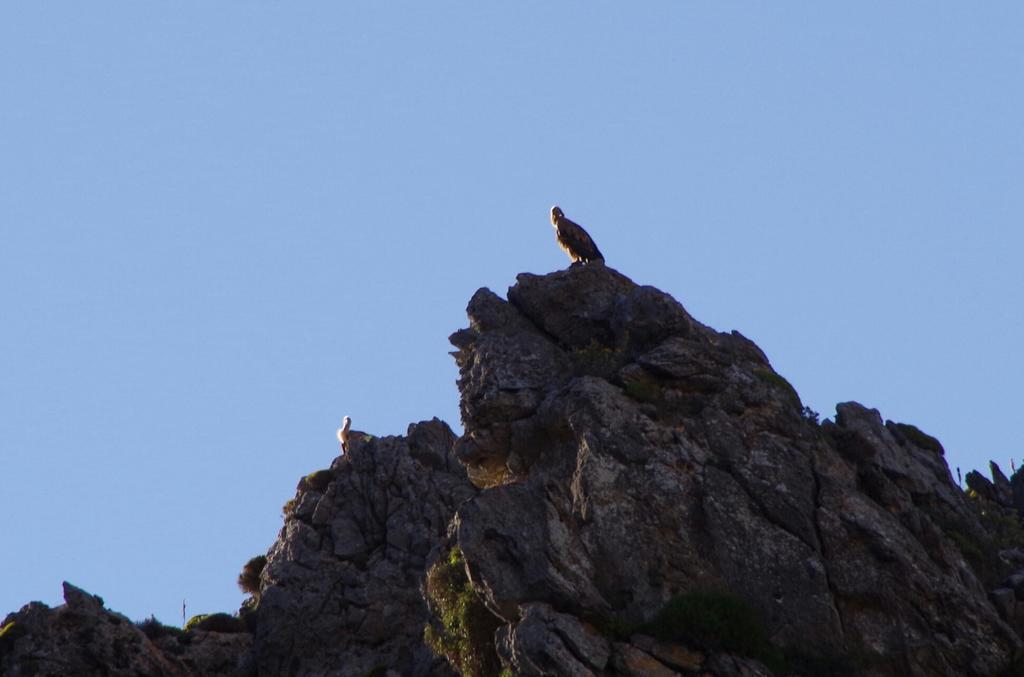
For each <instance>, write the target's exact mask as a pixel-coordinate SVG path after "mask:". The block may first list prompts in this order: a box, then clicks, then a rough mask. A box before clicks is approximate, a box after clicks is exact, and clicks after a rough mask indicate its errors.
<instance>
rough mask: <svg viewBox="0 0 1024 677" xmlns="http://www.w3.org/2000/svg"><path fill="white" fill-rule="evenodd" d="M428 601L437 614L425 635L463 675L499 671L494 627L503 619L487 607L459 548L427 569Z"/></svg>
mask: <svg viewBox="0 0 1024 677" xmlns="http://www.w3.org/2000/svg"><path fill="white" fill-rule="evenodd" d="M425 590H426V597H427V604H428V605H429V606H430V610H431V611H432V612H433V614H434V616H435V620H434V621H433V622H432V623H429V624H428V625H427V626H426V627H425V628H424V631H423V639H424V641H425V642H426V644H427V646H428V647H430V649H431V651H433V652H434V653H435V654H437V655H438V656H444V657H445V658H446V659H448V662H449V663H450V664H451V665H452V667H453V668H455V670H456V672H458V673H459V674H460V675H463V676H464V677H483V676H485V675H496V674H498V672H499V670H500V669H501V665H500V663H499V662H498V655H497V653H496V652H495V650H494V631H495V630H497V629H498V627H499V626H500V625H502V622H501V620H500V619H499V618H497V617H496V616H495V615H494V614H492V613H491V612H490V611H488V609H487V607H486V606H485V605H484V603H483V600H482V599H481V598H480V595H479V594H477V592H476V590H474V589H473V584H472V583H471V582H470V580H469V577H468V576H467V575H466V561H465V559H464V558H463V556H462V551H461V550H460V549H459V548H452V550H451V551H450V552H449V553H448V556H447V557H445V558H442V559H440V560H438V561H437V563H435V564H434V566H432V567H431V568H430V571H428V572H427V580H426V585H425Z"/></svg>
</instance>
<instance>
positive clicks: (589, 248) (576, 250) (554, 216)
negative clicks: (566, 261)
mask: <svg viewBox="0 0 1024 677" xmlns="http://www.w3.org/2000/svg"><path fill="white" fill-rule="evenodd" d="M551 225H552V226H554V227H555V239H556V240H558V246H560V247H561V248H562V249H564V250H565V253H566V254H568V255H569V258H570V259H572V262H573V263H576V262H578V261H582V262H584V263H590V262H591V261H601V262H602V263H603V262H604V256H602V255H601V250H600V249H598V248H597V245H596V244H594V241H593V240H592V239H591V238H590V235H588V234H587V231H585V230H583V227H582V226H581V225H580V224H578V223H574V222H573V221H570V220H569V219H567V218H565V213H564V212H562V210H561V208H559V206H558V205H555V206H554V207H552V208H551Z"/></svg>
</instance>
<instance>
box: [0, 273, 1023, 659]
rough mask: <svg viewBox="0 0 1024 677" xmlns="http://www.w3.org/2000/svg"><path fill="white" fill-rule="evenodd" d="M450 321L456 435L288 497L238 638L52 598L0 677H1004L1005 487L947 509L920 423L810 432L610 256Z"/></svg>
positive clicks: (439, 431) (840, 419)
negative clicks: (150, 627) (54, 603)
mask: <svg viewBox="0 0 1024 677" xmlns="http://www.w3.org/2000/svg"><path fill="white" fill-rule="evenodd" d="M468 315H469V327H468V328H466V329H463V330H460V331H458V332H456V333H455V334H453V335H452V337H451V341H452V343H453V344H454V346H455V347H456V349H457V350H456V352H455V353H453V354H454V356H455V359H456V361H457V363H458V366H459V371H460V378H459V384H458V385H459V391H460V394H461V410H462V419H463V423H464V426H465V432H464V434H463V435H462V436H461V437H459V438H456V436H455V435H454V434H453V433H452V431H451V430H450V429H449V428H448V426H447V425H445V424H444V423H442V422H440V421H438V420H436V419H435V420H433V421H429V422H424V423H419V424H415V425H412V426H410V427H409V430H408V433H407V435H406V436H404V437H384V438H373V437H370V436H366V435H359V436H357V437H355V438H353V439H351V440H350V441H349V445H350V452H351V453H348V454H346V455H345V456H343V457H339V458H337V459H335V461H334V463H333V464H332V465H331V467H330V469H327V470H321V471H318V472H315V473H313V474H311V475H308V476H307V477H305V478H303V479H302V480H301V481H300V482H299V487H298V489H297V493H296V496H295V498H294V499H293V500H291V501H289V503H288V505H287V506H286V517H285V523H284V527H283V528H282V530H281V533H280V535H279V536H278V539H277V541H276V542H275V543H274V544H273V545H272V547H271V548H270V551H269V552H268V556H267V562H266V565H265V566H264V567H263V569H262V571H261V572H260V573H259V581H258V587H256V586H255V585H254V584H252V583H251V582H250V584H249V585H250V586H253V592H254V597H253V599H252V600H251V602H250V603H248V604H247V605H245V607H243V609H242V611H241V614H240V616H241V620H238V621H237V622H236V625H237V626H238V627H237V628H236V627H234V626H232V625H230V624H228V626H227V627H221V626H218V625H216V624H212V623H211V624H207V625H206V626H203V625H200V626H199V627H200V628H201V629H198V630H192V631H190V632H189V633H186V634H184V635H181V636H178V635H176V634H174V633H171V634H169V635H160V634H159V633H157V635H155V636H152V637H150V636H147V634H146V633H144V632H143V631H142V629H140V628H139V627H137V626H136V625H134V624H132V623H130V622H127V619H124V618H123V617H121V616H118V615H117V614H113V613H111V612H109V611H106V610H105V609H103V606H102V601H101V600H99V599H98V598H95V597H92V596H91V595H88V594H86V593H83V592H82V591H79V590H77V589H76V588H73V587H71V586H68V587H67V589H66V600H67V604H66V605H65V606H63V607H60V608H58V609H48V608H46V607H44V606H42V605H39V604H36V603H34V604H30V605H28V606H27V607H25V608H24V609H22V610H21V611H20V612H18V613H17V614H12V615H10V616H8V618H7V619H6V620H5V622H4V626H3V629H2V630H0V668H2V674H5V675H6V674H12V675H22V674H24V675H29V674H42V675H48V674H54V675H56V674H87V675H91V674H110V675H120V674H125V675H127V674H143V675H149V674H152V675H206V674H225V675H227V674H234V675H237V676H238V677H243V676H247V677H254V676H256V675H258V676H260V677H267V676H277V675H338V676H349V675H354V676H361V675H367V674H375V675H416V676H426V675H450V674H454V670H453V667H452V666H459V668H460V669H461V670H462V671H463V672H464V673H465V674H472V673H474V672H477V673H479V674H491V673H496V672H497V671H498V670H505V671H507V672H506V674H507V673H512V674H516V675H523V676H527V675H635V676H640V675H676V674H694V675H695V674H708V675H718V676H722V677H727V676H732V675H765V676H767V675H773V674H774V675H783V674H801V675H808V676H810V675H870V676H877V677H888V676H892V677H896V676H897V675H898V676H901V677H902V676H904V675H922V676H923V675H928V676H931V675H939V676H950V677H952V676H961V675H971V676H976V677H983V676H988V675H993V676H995V675H999V674H1002V673H1003V672H1004V671H1006V670H1008V669H1009V668H1010V667H1011V666H1012V665H1014V662H1015V660H1016V659H1017V658H1018V656H1019V654H1020V652H1021V649H1022V642H1021V639H1020V637H1021V636H1022V634H1024V530H1022V529H1021V523H1020V516H1019V514H1018V512H1017V509H1019V508H1020V506H1021V505H1024V499H1021V498H1020V497H1021V496H1024V489H1021V487H1024V475H1021V474H1019V473H1017V474H1015V475H1014V476H1013V477H1012V478H1010V479H1009V480H1008V479H1007V478H1006V477H1005V476H1004V475H1003V474H1002V472H1001V471H1000V470H999V468H998V466H996V465H995V464H993V465H992V468H991V472H992V476H993V481H989V480H987V479H985V478H984V477H982V476H981V475H980V474H978V473H969V474H968V476H967V482H968V486H969V488H970V490H971V491H970V492H969V493H967V494H965V493H964V492H962V491H961V490H960V489H959V487H958V486H957V485H956V484H955V483H954V481H953V479H952V477H951V476H950V472H949V468H948V467H947V465H946V462H945V459H944V450H943V448H942V445H941V444H939V442H938V441H937V440H935V439H934V438H932V437H930V436H929V435H927V434H925V433H923V432H922V431H920V430H918V429H917V428H915V427H914V426H911V425H907V424H902V423H893V422H891V421H883V419H882V417H881V415H880V414H879V412H877V411H875V410H873V409H869V408H867V407H864V406H861V405H859V404H857V403H853V402H848V403H844V404H840V405H838V406H837V407H836V414H835V417H834V420H826V421H825V422H824V423H821V424H819V423H818V422H817V415H816V414H814V413H813V412H810V410H808V409H807V408H806V407H804V406H803V405H802V403H801V401H800V398H799V395H798V394H797V393H796V391H795V390H794V389H793V388H792V386H790V384H789V383H788V382H787V381H786V380H785V379H784V378H783V377H781V376H779V375H778V374H777V373H776V372H775V371H774V370H773V369H772V367H771V364H770V363H769V361H768V359H767V358H766V356H765V355H764V353H762V351H761V350H760V349H759V348H758V347H757V346H756V345H755V344H754V343H752V342H751V341H750V340H748V339H747V338H745V337H744V336H742V335H741V334H739V333H737V332H732V333H720V332H717V331H715V330H713V329H710V328H709V327H706V326H704V325H702V324H701V323H700V322H698V321H696V320H695V319H694V318H692V317H691V316H690V315H689V314H688V313H687V312H686V310H685V309H684V308H683V307H682V306H681V305H680V304H679V303H678V302H677V301H676V300H675V299H673V298H672V297H670V296H668V295H667V294H665V293H663V292H661V291H659V290H657V289H654V288H652V287H645V286H639V285H637V284H635V283H634V282H632V281H631V280H629V279H628V278H626V277H625V276H623V275H621V274H620V273H618V272H616V271H615V270H613V269H610V268H607V267H605V266H602V265H591V266H582V265H581V266H572V267H570V268H569V269H568V270H564V271H560V272H557V273H552V274H549V275H544V276H537V275H527V274H524V275H520V276H519V278H518V280H517V283H516V284H515V285H514V286H513V287H512V288H511V289H509V291H508V294H507V300H504V299H502V298H500V297H499V296H498V295H496V294H494V293H493V292H491V291H489V290H487V289H481V290H480V291H478V292H477V293H476V294H475V295H474V296H473V298H472V299H471V301H470V303H469V307H468ZM1015 506H1016V507H1015ZM253 578H255V574H254V576H253ZM467 623H470V624H471V625H472V627H467V625H466V624H467ZM481 628H485V631H483V632H481V631H480V629H481ZM241 629H244V630H246V631H245V632H237V630H241ZM223 630H236V632H232V633H227V632H222V631H223ZM425 630H426V632H425ZM471 630H475V632H472V631H471ZM149 634H150V635H152V634H153V633H149ZM425 637H426V639H425ZM427 644H430V646H431V647H433V648H434V649H435V650H437V651H438V653H441V654H444V655H445V656H446V657H447V658H448V660H447V661H446V660H445V658H443V657H440V656H438V655H435V653H434V652H433V651H431V650H430V648H428V646H427ZM481 666H482V667H481ZM60 670H63V671H64V672H61V671H60Z"/></svg>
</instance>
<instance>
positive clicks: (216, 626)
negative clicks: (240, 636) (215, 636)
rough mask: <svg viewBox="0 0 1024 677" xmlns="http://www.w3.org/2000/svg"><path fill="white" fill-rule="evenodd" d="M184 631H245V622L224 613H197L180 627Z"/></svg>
mask: <svg viewBox="0 0 1024 677" xmlns="http://www.w3.org/2000/svg"><path fill="white" fill-rule="evenodd" d="M182 630H184V631H185V632H191V631H193V630H203V631H205V632H223V633H237V632H245V631H246V628H245V624H244V623H243V622H242V621H241V619H239V618H236V617H235V616H232V615H231V614H226V613H216V614H197V615H195V616H193V617H192V618H190V619H188V622H187V623H185V627H184V628H182Z"/></svg>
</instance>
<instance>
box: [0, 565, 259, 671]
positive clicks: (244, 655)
mask: <svg viewBox="0 0 1024 677" xmlns="http://www.w3.org/2000/svg"><path fill="white" fill-rule="evenodd" d="M64 601H65V604H63V605H62V606H59V607H57V608H55V609H51V608H49V607H48V606H46V605H45V604H40V603H39V602H32V603H31V604H27V605H26V606H25V607H23V608H22V609H21V610H20V611H19V612H17V613H13V614H10V615H8V616H7V618H6V619H4V622H3V625H2V626H0V628H2V630H0V675H5V676H7V675H9V676H10V677H22V676H25V677H28V676H30V675H31V676H33V677H69V676H72V675H73V676H74V677H93V676H94V677H137V676H138V675H165V676H167V677H185V676H189V675H225V676H227V675H235V674H245V673H246V672H248V669H247V667H246V665H245V661H246V660H248V653H249V648H250V647H251V645H252V636H251V635H249V634H248V633H234V632H232V633H222V632H206V631H203V630H197V631H194V632H192V633H189V634H188V635H187V636H186V635H182V634H181V633H180V631H178V632H177V633H170V634H165V635H163V636H156V635H155V634H154V636H153V637H152V638H150V637H149V636H147V634H146V633H145V632H144V631H143V629H142V628H140V627H139V626H137V625H136V624H134V623H132V622H131V621H129V620H128V619H127V618H125V617H124V616H122V615H120V614H117V613H114V612H111V611H108V610H107V609H105V608H104V607H103V600H102V599H101V598H99V597H97V596H95V595H90V594H89V593H87V592H85V591H83V590H81V589H79V588H76V587H75V586H73V585H71V584H69V583H65V584H64ZM150 634H153V633H150Z"/></svg>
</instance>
